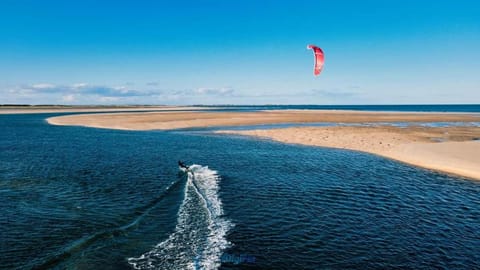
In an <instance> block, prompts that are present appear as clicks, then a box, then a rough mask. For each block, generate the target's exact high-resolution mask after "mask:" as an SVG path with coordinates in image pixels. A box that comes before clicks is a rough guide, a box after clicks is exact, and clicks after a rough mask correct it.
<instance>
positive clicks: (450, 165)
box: [47, 110, 480, 180]
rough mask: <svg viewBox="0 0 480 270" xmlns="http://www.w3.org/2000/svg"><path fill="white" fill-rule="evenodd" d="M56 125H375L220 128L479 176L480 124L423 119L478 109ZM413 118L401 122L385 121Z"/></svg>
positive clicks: (165, 117)
mask: <svg viewBox="0 0 480 270" xmlns="http://www.w3.org/2000/svg"><path fill="white" fill-rule="evenodd" d="M47 122H48V123H50V124H52V125H72V126H85V127H94V128H107V129H120V130H172V129H181V128H192V127H222V126H248V125H262V124H284V123H289V124H292V125H294V124H295V123H298V124H308V123H322V122H323V123H337V124H338V123H348V124H366V123H368V124H373V125H367V126H364V125H352V126H342V125H339V126H328V127H321V126H315V127H312V126H303V127H287V128H275V129H254V130H223V131H222V130H220V131H217V133H223V134H238V135H249V136H256V137H265V138H269V139H273V140H276V141H280V142H285V143H295V144H303V145H310V146H320V147H331V148H342V149H350V150H354V151H362V152H367V153H371V154H376V155H379V156H383V157H386V158H390V159H394V160H397V161H401V162H404V163H408V164H411V165H415V166H419V167H423V168H427V169H432V170H436V171H441V172H446V173H451V174H455V175H460V176H464V177H468V178H472V179H477V180H480V141H479V140H480V126H478V125H474V126H472V125H465V126H462V125H460V126H455V125H452V126H447V127H431V126H421V125H419V124H421V123H429V122H433V123H435V122H447V123H449V122H452V123H456V122H458V123H480V114H476V113H465V114H458V113H453V114H452V113H423V112H422V113H411V112H401V113H392V112H371V111H370V112H365V111H341V110H337V111H328V110H311V111H283V110H276V111H256V112H205V111H196V112H173V111H165V112H151V111H150V112H122V113H101V114H98V113H97V114H77V115H65V116H56V117H50V118H47ZM392 122H399V123H408V125H406V126H402V127H398V126H392V125H385V123H392Z"/></svg>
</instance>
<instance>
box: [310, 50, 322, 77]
mask: <svg viewBox="0 0 480 270" xmlns="http://www.w3.org/2000/svg"><path fill="white" fill-rule="evenodd" d="M307 49H312V50H313V54H314V55H313V56H314V60H315V64H314V66H313V74H314V75H315V76H318V75H320V72H321V71H322V68H323V62H324V60H325V56H324V55H323V51H322V49H320V47H318V46H315V45H308V46H307Z"/></svg>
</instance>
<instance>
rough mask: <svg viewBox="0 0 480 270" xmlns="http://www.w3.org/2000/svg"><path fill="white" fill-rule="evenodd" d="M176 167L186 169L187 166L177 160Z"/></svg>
mask: <svg viewBox="0 0 480 270" xmlns="http://www.w3.org/2000/svg"><path fill="white" fill-rule="evenodd" d="M178 167H180V168H182V169H185V170H188V166H187V165H185V163H183V162H181V161H180V160H179V161H178Z"/></svg>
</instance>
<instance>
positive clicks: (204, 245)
mask: <svg viewBox="0 0 480 270" xmlns="http://www.w3.org/2000/svg"><path fill="white" fill-rule="evenodd" d="M190 171H191V172H189V173H188V177H187V183H186V185H185V190H184V199H183V201H182V204H181V205H180V208H179V211H178V219H177V225H176V227H175V230H174V232H173V233H172V234H171V235H170V236H169V237H168V238H167V239H166V240H165V241H163V242H161V243H159V244H157V245H156V246H155V247H154V248H153V249H152V250H150V251H148V252H147V253H144V254H142V255H141V256H140V257H138V258H129V259H128V262H129V263H130V264H131V265H132V266H133V267H134V268H135V269H217V268H218V267H219V266H220V264H221V262H220V258H221V256H222V253H223V251H224V250H225V249H226V248H228V247H229V246H230V243H229V242H228V241H227V239H226V234H227V233H228V231H229V230H230V228H231V227H232V226H233V224H232V223H231V222H230V221H228V220H227V219H225V218H224V217H223V216H222V215H223V209H222V202H221V200H220V198H219V196H218V191H219V182H220V177H219V176H218V175H217V172H216V171H214V170H211V169H209V168H208V167H204V166H200V165H192V166H190Z"/></svg>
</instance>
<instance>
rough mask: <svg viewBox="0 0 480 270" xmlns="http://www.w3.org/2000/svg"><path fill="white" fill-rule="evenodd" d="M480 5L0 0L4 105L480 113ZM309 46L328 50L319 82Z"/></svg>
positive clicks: (0, 95)
mask: <svg viewBox="0 0 480 270" xmlns="http://www.w3.org/2000/svg"><path fill="white" fill-rule="evenodd" d="M479 14H480V1H474V0H455V1H444V0H437V1H430V0H424V1H416V0H402V1H397V0H391V1H384V0H376V1H374V0H363V1H356V0H350V1H347V0H339V1H321V0H316V1H315V0H311V1H303V0H296V1H281V0H277V1H270V0H263V1H259V0H242V1H225V0H218V1H214V0H201V1H198V0H197V1H188V0H185V1H98V0H96V1H91V0H81V1H75V0H71V1H49V0H43V1H36V0H35V1H33V0H31V1H25V0H1V1H0V104H65V105H83V104H91V105H94V104H99V105H108V104H130V105H135V104H171V105H183V104H185V105H186V104H321V105H323V104H333V105H336V104H462V103H467V104H474V103H476V104H478V103H480V16H479ZM308 44H315V45H317V46H319V47H321V48H322V49H323V50H324V52H325V66H324V69H323V71H322V73H321V75H320V76H318V77H314V76H313V54H312V51H310V50H307V48H306V46H307V45H308Z"/></svg>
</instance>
